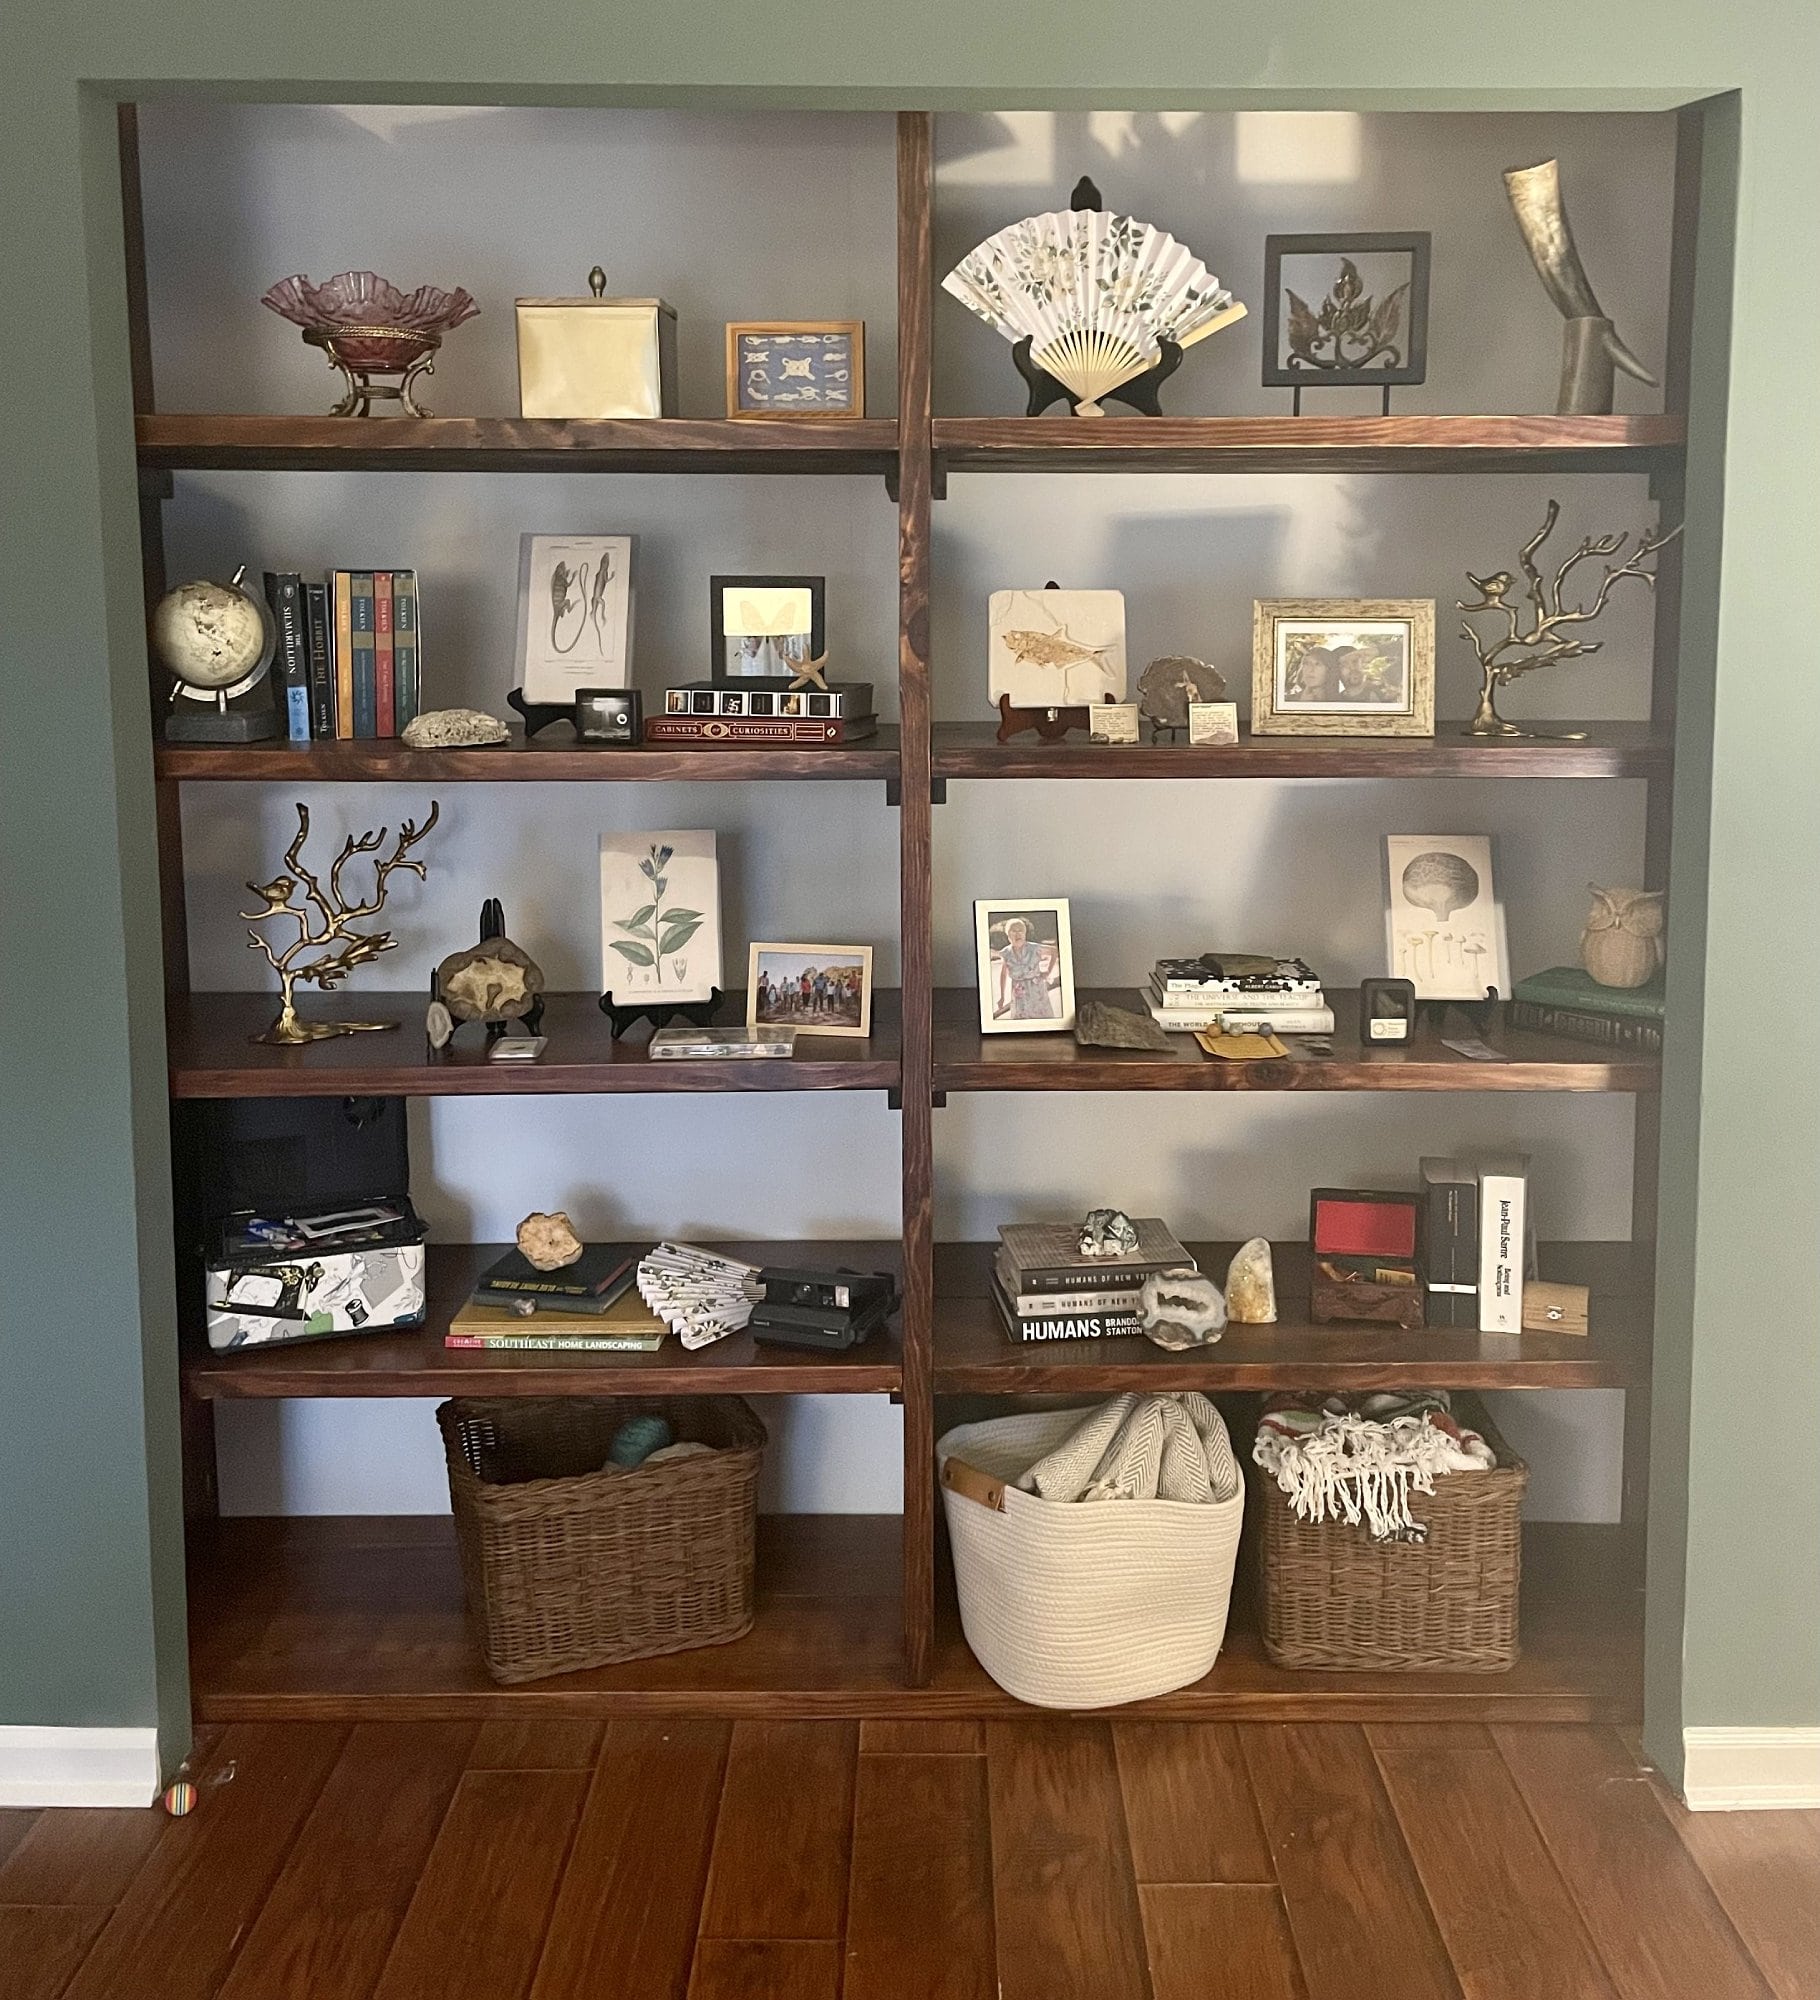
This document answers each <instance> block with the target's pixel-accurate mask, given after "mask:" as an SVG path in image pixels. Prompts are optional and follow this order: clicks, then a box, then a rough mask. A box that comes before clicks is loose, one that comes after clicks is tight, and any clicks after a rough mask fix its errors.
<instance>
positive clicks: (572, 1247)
mask: <svg viewBox="0 0 1820 2000" xmlns="http://www.w3.org/2000/svg"><path fill="white" fill-rule="evenodd" d="M583 1247H584V1246H583V1244H582V1240H581V1238H580V1237H579V1236H577V1235H576V1233H575V1225H574V1223H572V1222H571V1221H570V1220H569V1218H568V1217H567V1216H566V1215H565V1214H564V1213H563V1212H562V1210H561V1209H560V1208H559V1209H557V1210H556V1211H555V1213H554V1214H551V1215H546V1214H544V1213H543V1211H542V1210H541V1209H539V1210H535V1211H533V1212H532V1213H531V1214H530V1215H527V1216H526V1217H525V1219H524V1220H523V1221H522V1222H521V1223H520V1224H519V1225H518V1248H519V1251H520V1253H521V1254H522V1256H523V1257H524V1260H525V1262H526V1263H527V1264H529V1265H530V1266H531V1268H532V1269H533V1270H536V1271H560V1270H561V1269H562V1268H563V1266H564V1265H565V1264H573V1263H574V1262H575V1260H576V1259H577V1258H578V1257H579V1256H580V1255H581V1253H582V1249H583Z"/></svg>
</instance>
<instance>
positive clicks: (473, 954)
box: [436, 937, 543, 1021]
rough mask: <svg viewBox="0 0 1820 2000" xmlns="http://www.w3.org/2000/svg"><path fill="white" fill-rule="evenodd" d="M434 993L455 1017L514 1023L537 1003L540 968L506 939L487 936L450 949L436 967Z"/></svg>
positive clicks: (525, 953)
mask: <svg viewBox="0 0 1820 2000" xmlns="http://www.w3.org/2000/svg"><path fill="white" fill-rule="evenodd" d="M436 991H437V993H438V994H439V995H440V996H441V998H442V1000H443V1002H444V1004H445V1005H446V1006H447V1007H448V1010H449V1013H450V1015H451V1016H452V1017H453V1018H454V1019H455V1020H457V1021H517V1020H522V1019H523V1017H524V1016H525V1015H526V1014H528V1013H529V1012H530V1011H531V1009H532V1007H534V1006H535V1005H536V1003H537V997H538V995H539V994H540V993H542V991H543V971H542V969H541V968H540V967H539V965H538V964H537V961H536V960H535V959H533V958H532V957H531V955H530V954H529V953H528V952H526V951H522V950H520V949H519V947H518V946H517V945H515V944H514V943H513V942H512V940H511V939H510V938H507V937H491V938H488V939H486V940H485V941H484V942H483V943H481V944H477V945H473V946H471V947H470V948H469V949H468V950H467V951H455V952H451V953H450V954H449V956H448V957H447V958H445V959H444V960H443V961H442V963H441V964H440V965H439V966H438V967H437V968H436Z"/></svg>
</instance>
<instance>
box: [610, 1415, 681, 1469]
mask: <svg viewBox="0 0 1820 2000" xmlns="http://www.w3.org/2000/svg"><path fill="white" fill-rule="evenodd" d="M675 1435H676V1434H675V1432H674V1431H672V1430H671V1428H670V1426H669V1425H668V1424H667V1423H666V1422H665V1421H664V1420H663V1418H662V1417H628V1418H627V1419H626V1421H625V1422H624V1423H623V1424H621V1425H620V1427H619V1429H618V1430H616V1431H615V1432H614V1433H613V1442H612V1443H611V1444H610V1445H608V1447H607V1456H608V1458H610V1459H611V1460H612V1461H613V1463H614V1464H615V1465H618V1466H623V1467H624V1469H625V1470H626V1471H627V1472H630V1471H631V1470H632V1468H633V1467H634V1466H638V1465H643V1464H644V1462H645V1460H646V1459H647V1458H649V1457H650V1456H651V1454H652V1453H653V1452H654V1451H662V1450H663V1448H664V1446H665V1445H667V1444H670V1443H673V1442H674V1440H675Z"/></svg>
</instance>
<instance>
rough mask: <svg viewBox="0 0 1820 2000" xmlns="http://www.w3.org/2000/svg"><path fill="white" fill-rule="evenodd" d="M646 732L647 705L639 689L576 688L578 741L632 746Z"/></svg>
mask: <svg viewBox="0 0 1820 2000" xmlns="http://www.w3.org/2000/svg"><path fill="white" fill-rule="evenodd" d="M643 732H644V713H643V704H642V702H641V701H640V699H639V694H638V690H637V689H636V688H577V689H576V690H575V735H576V740H577V741H578V742H582V743H603V744H609V745H615V744H616V745H620V746H629V745H632V744H635V743H637V742H638V741H639V739H640V737H641V736H642V734H643Z"/></svg>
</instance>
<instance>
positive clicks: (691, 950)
mask: <svg viewBox="0 0 1820 2000" xmlns="http://www.w3.org/2000/svg"><path fill="white" fill-rule="evenodd" d="M600 965H601V970H600V990H601V992H602V993H603V994H604V995H605V996H606V997H607V998H608V999H609V1000H612V1001H614V1002H616V1003H617V1004H618V1005H620V1006H622V1007H636V1006H656V1005H659V1004H661V1003H662V1002H665V1001H674V1002H675V1003H676V1004H677V1005H678V1006H685V1005H688V1004H690V1003H692V1002H695V1001H700V1000H708V999H711V998H712V997H713V995H714V994H715V992H716V991H717V990H718V989H719V987H720V977H721V972H720V863H719V860H718V858H717V856H716V854H715V848H714V835H713V834H712V833H698V832H680V833H679V832H672V833H603V834H602V835H601V836H600Z"/></svg>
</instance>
